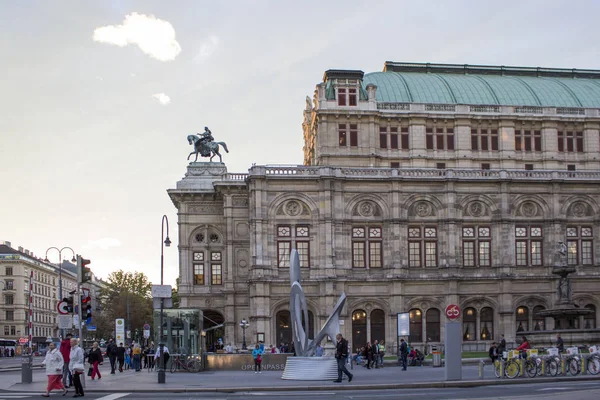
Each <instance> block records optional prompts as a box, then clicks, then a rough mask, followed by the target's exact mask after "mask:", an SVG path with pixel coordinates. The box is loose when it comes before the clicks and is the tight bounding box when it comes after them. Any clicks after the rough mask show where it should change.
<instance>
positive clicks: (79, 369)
mask: <svg viewBox="0 0 600 400" xmlns="http://www.w3.org/2000/svg"><path fill="white" fill-rule="evenodd" d="M73 372H75V373H77V374H83V363H77V364H73Z"/></svg>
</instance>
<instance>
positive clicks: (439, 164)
mask: <svg viewBox="0 0 600 400" xmlns="http://www.w3.org/2000/svg"><path fill="white" fill-rule="evenodd" d="M435 167H436V168H437V169H446V163H443V162H439V163H436V164H435Z"/></svg>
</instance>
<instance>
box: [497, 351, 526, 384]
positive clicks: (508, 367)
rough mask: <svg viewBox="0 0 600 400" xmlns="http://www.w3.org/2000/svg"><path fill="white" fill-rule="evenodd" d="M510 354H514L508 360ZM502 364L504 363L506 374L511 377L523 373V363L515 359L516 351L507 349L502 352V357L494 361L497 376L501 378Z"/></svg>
mask: <svg viewBox="0 0 600 400" xmlns="http://www.w3.org/2000/svg"><path fill="white" fill-rule="evenodd" d="M509 355H513V356H512V357H511V358H510V359H508V361H507V358H508V357H509ZM502 364H504V376H505V377H507V378H509V379H513V378H516V377H517V376H519V374H520V373H521V365H519V363H518V362H517V361H516V360H515V358H514V353H512V352H506V351H505V352H503V353H502V357H501V358H498V359H497V360H496V361H494V374H495V375H496V378H500V369H501V368H502Z"/></svg>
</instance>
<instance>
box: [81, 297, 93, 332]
mask: <svg viewBox="0 0 600 400" xmlns="http://www.w3.org/2000/svg"><path fill="white" fill-rule="evenodd" d="M81 317H82V319H85V323H86V324H88V325H89V324H90V323H91V322H92V298H91V297H90V296H86V295H82V296H81Z"/></svg>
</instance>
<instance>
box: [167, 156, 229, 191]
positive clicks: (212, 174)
mask: <svg viewBox="0 0 600 400" xmlns="http://www.w3.org/2000/svg"><path fill="white" fill-rule="evenodd" d="M226 177H227V167H226V166H225V164H223V163H215V162H193V163H190V164H189V165H188V167H187V172H186V173H185V176H184V177H183V179H182V180H180V181H179V182H177V189H178V190H186V189H188V190H194V191H207V192H208V191H210V192H212V191H214V188H213V182H215V181H222V180H225V179H226Z"/></svg>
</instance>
